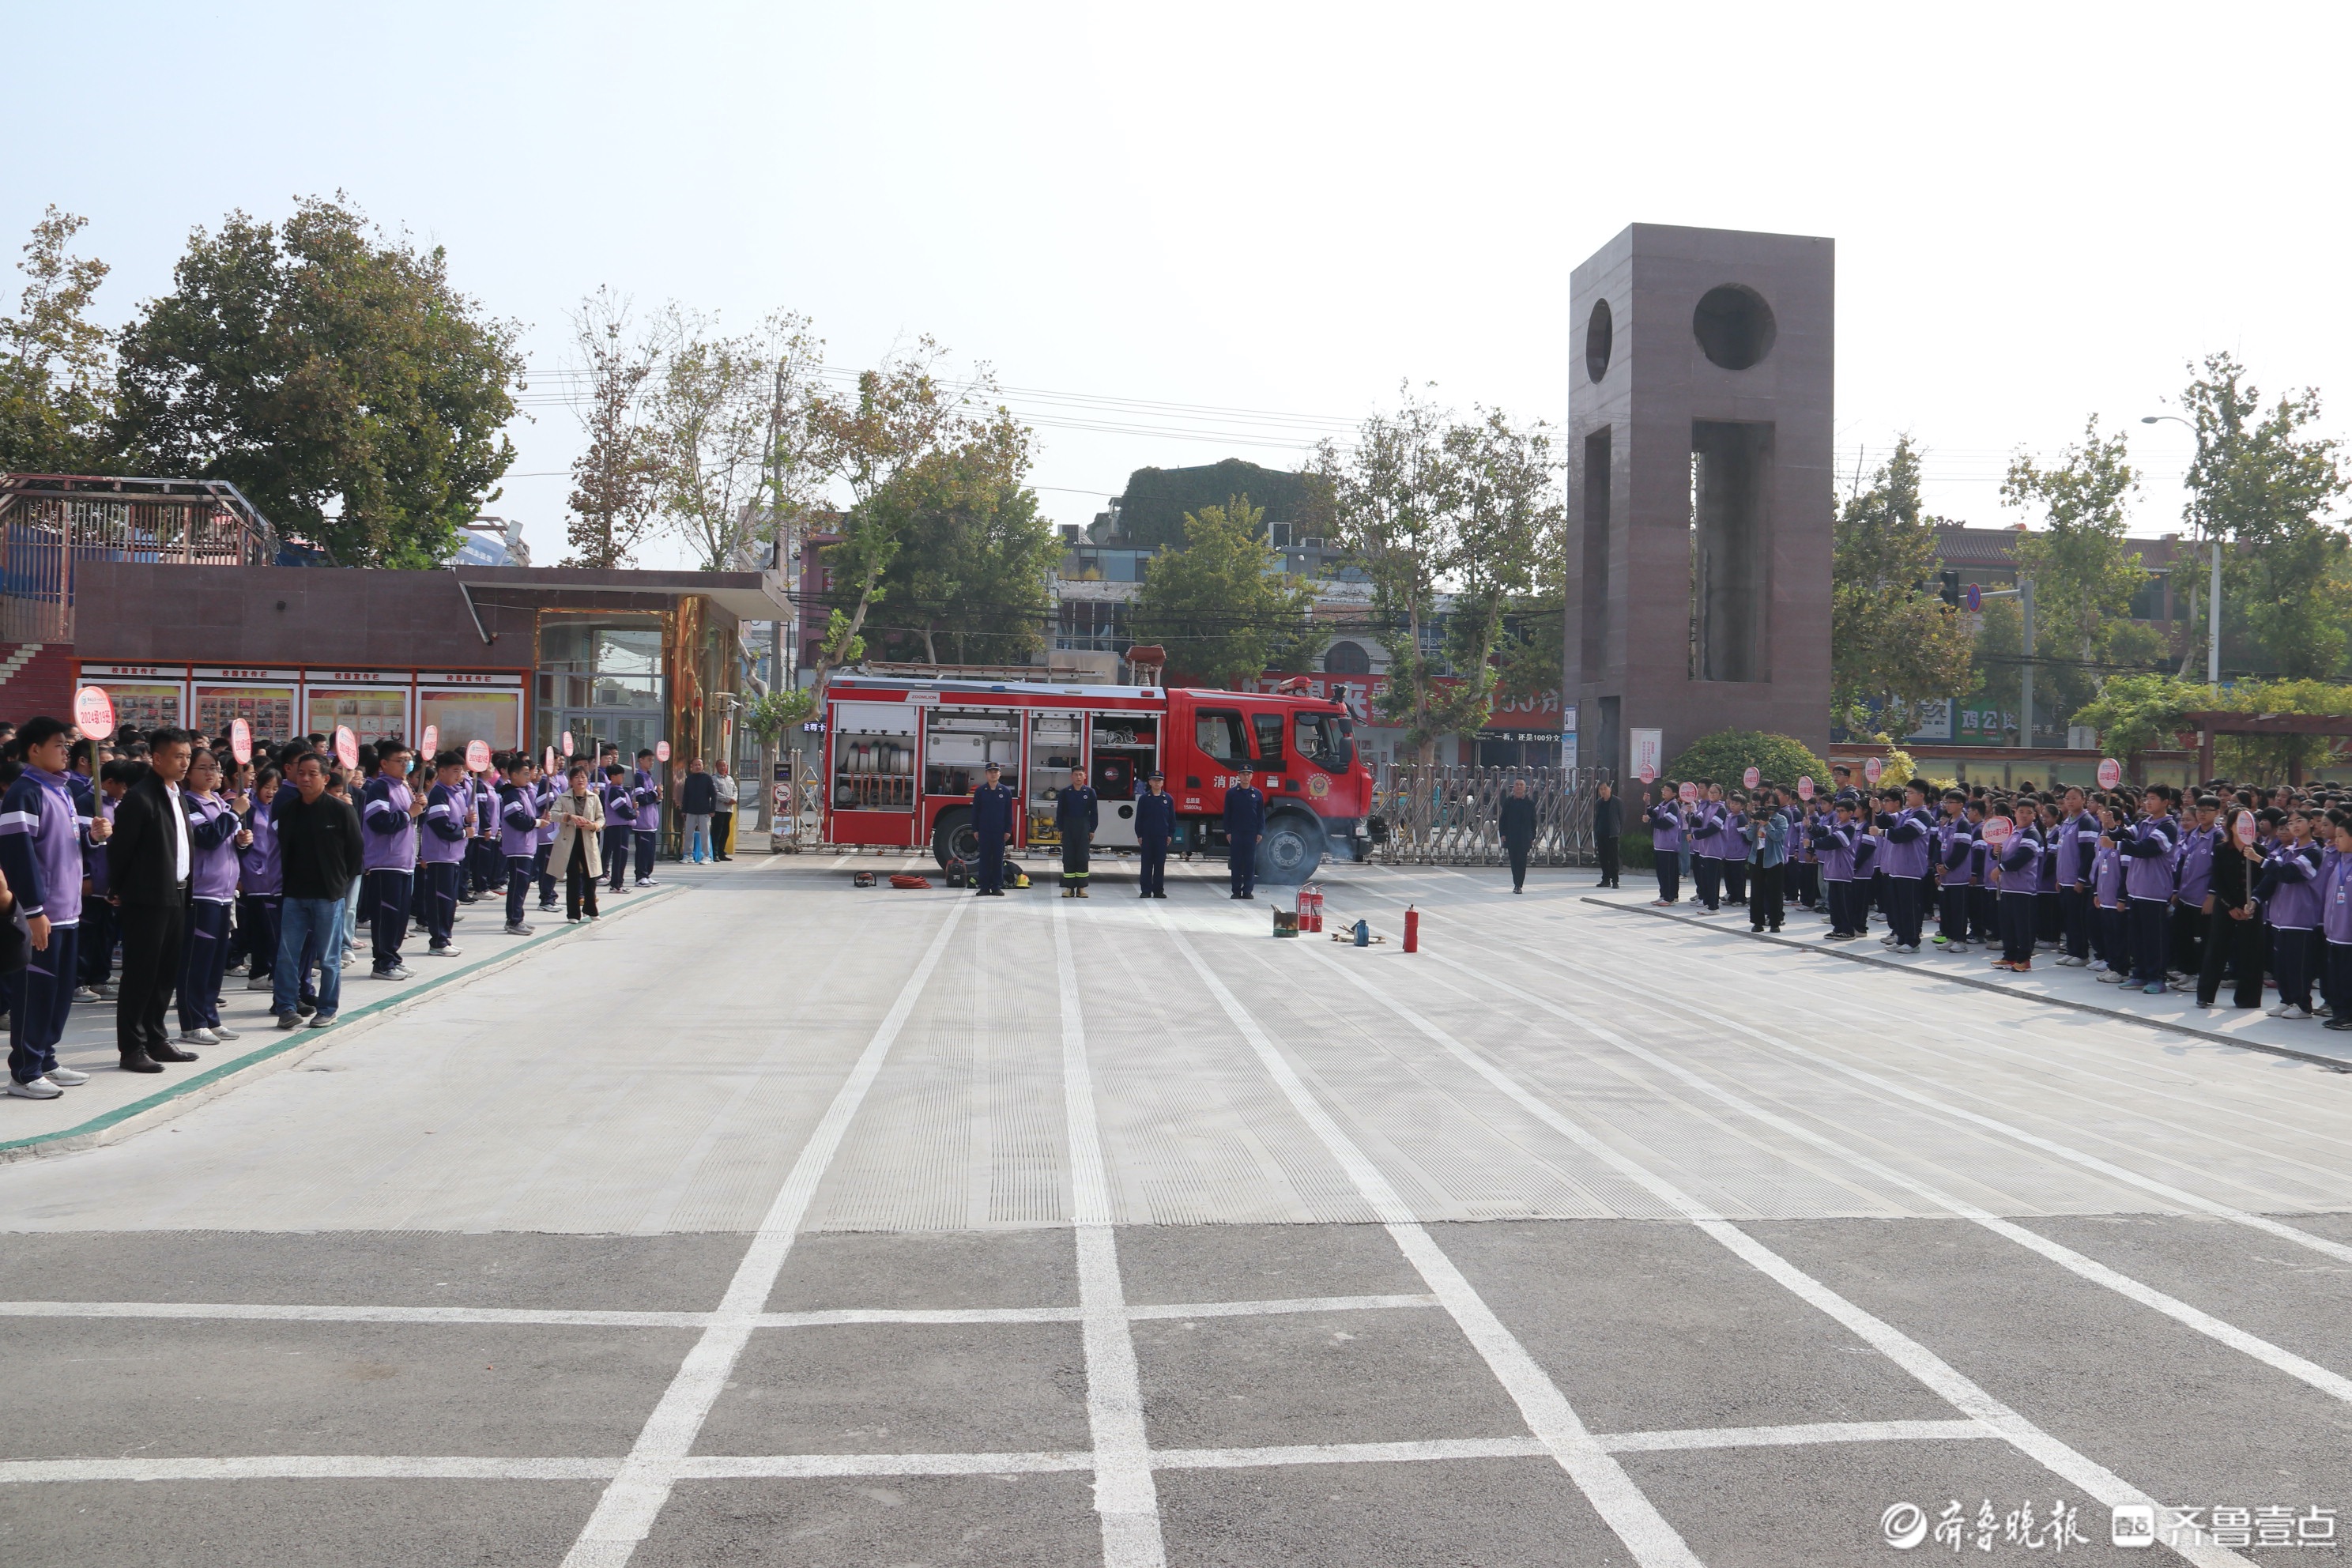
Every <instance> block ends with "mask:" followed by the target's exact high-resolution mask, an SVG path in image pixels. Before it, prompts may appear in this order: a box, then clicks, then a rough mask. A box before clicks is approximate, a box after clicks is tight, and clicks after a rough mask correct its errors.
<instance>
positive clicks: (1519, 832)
mask: <svg viewBox="0 0 2352 1568" xmlns="http://www.w3.org/2000/svg"><path fill="white" fill-rule="evenodd" d="M1495 827H1496V831H1497V832H1499V833H1500V834H1501V835H1502V836H1503V848H1504V849H1505V851H1506V852H1507V853H1508V854H1509V855H1510V857H1511V891H1513V892H1515V893H1517V892H1521V891H1524V890H1525V889H1526V887H1527V880H1528V851H1529V850H1530V849H1533V848H1534V847H1536V803H1535V802H1534V800H1533V799H1531V798H1529V796H1528V781H1527V780H1525V779H1513V780H1512V781H1511V793H1510V794H1509V795H1506V796H1504V797H1503V809H1502V810H1501V811H1500V812H1498V813H1496V817H1495Z"/></svg>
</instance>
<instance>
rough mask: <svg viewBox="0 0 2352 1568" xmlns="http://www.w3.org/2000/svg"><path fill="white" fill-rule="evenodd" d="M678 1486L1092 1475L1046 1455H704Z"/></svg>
mask: <svg viewBox="0 0 2352 1568" xmlns="http://www.w3.org/2000/svg"><path fill="white" fill-rule="evenodd" d="M672 1468H673V1469H674V1471H675V1474H676V1478H677V1479H679V1480H696V1481H711V1480H767V1479H780V1480H792V1479H798V1478H802V1477H811V1476H814V1477H823V1476H1017V1475H1030V1474H1037V1473H1041V1472H1046V1471H1052V1470H1091V1469H1093V1468H1095V1457H1094V1456H1093V1455H1092V1454H1087V1453H1042V1454H767V1455H752V1456H751V1457H749V1458H738V1457H736V1456H734V1455H731V1454H702V1455H696V1456H693V1457H691V1458H684V1459H680V1460H679V1461H678V1462H677V1465H675V1466H674V1467H672Z"/></svg>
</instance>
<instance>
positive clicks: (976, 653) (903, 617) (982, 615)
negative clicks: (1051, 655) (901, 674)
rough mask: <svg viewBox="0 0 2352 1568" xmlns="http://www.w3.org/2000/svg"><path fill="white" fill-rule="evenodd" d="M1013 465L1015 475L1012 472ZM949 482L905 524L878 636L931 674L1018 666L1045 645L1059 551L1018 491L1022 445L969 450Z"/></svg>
mask: <svg viewBox="0 0 2352 1568" xmlns="http://www.w3.org/2000/svg"><path fill="white" fill-rule="evenodd" d="M1008 464H1010V465H1012V466H1010V467H1008V466H1007V465H1008ZM1027 467H1028V453H1027V447H1026V443H1025V442H1024V443H1021V444H1018V445H1016V446H1012V447H999V446H997V445H995V444H982V445H979V446H974V447H966V448H965V449H964V450H963V451H961V452H960V453H959V454H957V455H956V457H955V459H954V460H953V462H952V463H951V464H950V468H952V469H954V470H955V472H954V477H953V479H952V482H950V484H948V485H946V486H945V487H943V489H942V490H941V492H940V495H939V496H938V497H937V500H936V503H935V504H932V505H929V506H926V507H924V508H922V509H920V510H918V511H917V512H916V513H915V515H914V516H913V517H912V518H911V519H910V520H909V521H908V524H907V529H906V533H905V537H904V539H903V540H902V541H901V542H900V545H899V548H898V552H897V553H896V554H895V555H893V556H892V557H891V561H890V564H889V567H888V568H887V570H886V571H885V572H884V573H883V574H882V584H881V597H882V599H883V600H884V601H885V603H886V604H887V606H888V608H887V609H886V610H885V611H884V612H883V615H884V616H885V617H886V618H887V620H888V621H889V622H890V623H891V625H890V626H887V627H877V631H881V632H884V633H886V634H887V635H888V636H889V637H891V639H892V640H893V641H894V642H896V643H899V644H905V645H909V647H910V651H912V645H918V644H919V651H920V653H921V657H922V658H923V659H924V660H925V661H926V662H928V663H931V664H938V663H940V662H942V660H941V658H940V654H941V650H942V648H944V649H945V651H946V653H947V654H948V655H949V658H947V660H946V661H945V662H949V663H954V664H1013V663H1017V662H1019V661H1020V660H1022V659H1024V658H1028V657H1029V655H1030V654H1031V653H1032V652H1033V651H1034V650H1035V649H1036V648H1037V647H1038V646H1039V645H1040V644H1041V643H1043V642H1044V640H1045V622H1046V619H1047V618H1048V617H1049V616H1052V615H1053V613H1054V598H1053V594H1052V591H1051V589H1050V588H1049V587H1048V584H1049V583H1050V582H1051V580H1052V578H1053V574H1054V566H1055V562H1057V561H1058V560H1059V559H1060V558H1061V554H1062V542H1061V540H1060V539H1059V538H1057V537H1056V536H1055V532H1054V525H1053V523H1052V521H1049V520H1048V519H1047V518H1046V517H1045V515H1044V513H1042V512H1041V511H1040V510H1038V505H1037V492H1036V491H1034V490H1033V489H1028V488H1027V487H1026V486H1024V484H1023V483H1022V480H1023V478H1024V475H1025V473H1026V470H1027Z"/></svg>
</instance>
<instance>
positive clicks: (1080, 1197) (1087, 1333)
mask: <svg viewBox="0 0 2352 1568" xmlns="http://www.w3.org/2000/svg"><path fill="white" fill-rule="evenodd" d="M1054 977H1055V982H1056V984H1057V985H1058V988H1059V990H1060V993H1061V1003H1062V1104H1063V1110H1064V1114H1065V1115H1066V1118H1067V1119H1068V1121H1069V1137H1070V1217H1071V1218H1072V1219H1073V1220H1074V1221H1076V1229H1077V1243H1078V1310H1079V1313H1080V1317H1079V1321H1080V1322H1081V1323H1082V1324H1083V1325H1084V1327H1083V1334H1084V1337H1085V1341H1086V1353H1087V1426H1088V1428H1089V1430H1090V1431H1091V1432H1092V1434H1093V1436H1094V1445H1095V1511H1096V1512H1097V1514H1099V1515H1101V1516H1102V1542H1103V1568H1160V1565H1161V1564H1163V1563H1166V1562H1167V1560H1168V1553H1167V1547H1166V1545H1165V1543H1164V1542H1162V1540H1161V1538H1160V1490H1159V1488H1158V1486H1157V1485H1156V1484H1155V1483H1154V1482H1153V1480H1152V1479H1151V1458H1150V1440H1149V1439H1148V1438H1147V1437H1146V1436H1145V1435H1144V1429H1143V1384H1142V1378H1141V1375H1140V1373H1139V1372H1138V1371H1137V1368H1136V1363H1135V1340H1134V1337H1133V1335H1132V1334H1131V1333H1130V1332H1129V1328H1128V1311H1127V1290H1126V1287H1125V1285H1124V1284H1122V1283H1121V1281H1120V1279H1119V1277H1118V1241H1117V1238H1116V1233H1115V1231H1114V1229H1113V1226H1115V1225H1116V1223H1117V1221H1118V1215H1117V1213H1116V1211H1115V1210H1114V1208H1113V1206H1112V1204H1111V1196H1110V1176H1109V1173H1108V1172H1107V1171H1106V1170H1105V1169H1104V1168H1103V1152H1102V1130H1101V1126H1100V1124H1099V1122H1098V1121H1097V1118H1096V1115H1095V1087H1094V1075H1093V1074H1092V1072H1091V1071H1090V1070H1089V1069H1088V1068H1087V1032H1086V1022H1085V1018H1084V1016H1083V1015H1082V1014H1081V1013H1080V1012H1079V1009H1078V971H1077V965H1076V963H1074V962H1073V961H1072V959H1071V957H1070V922H1069V914H1068V906H1067V905H1066V903H1064V902H1063V901H1062V900H1058V899H1057V900H1055V902H1054Z"/></svg>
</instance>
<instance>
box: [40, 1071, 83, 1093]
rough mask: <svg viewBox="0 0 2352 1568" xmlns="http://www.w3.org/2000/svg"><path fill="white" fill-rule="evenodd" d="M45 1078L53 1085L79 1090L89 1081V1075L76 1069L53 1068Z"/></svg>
mask: <svg viewBox="0 0 2352 1568" xmlns="http://www.w3.org/2000/svg"><path fill="white" fill-rule="evenodd" d="M44 1076H46V1077H47V1079H48V1080H49V1081H50V1082H51V1083H55V1084H62V1085H64V1086H65V1087H66V1088H68V1089H79V1088H80V1087H81V1086H82V1085H83V1084H86V1083H88V1082H89V1074H88V1073H86V1072H82V1071H80V1070H79V1069H78V1068H50V1069H49V1070H48V1072H47V1074H45V1075H44Z"/></svg>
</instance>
